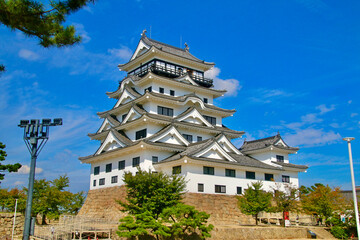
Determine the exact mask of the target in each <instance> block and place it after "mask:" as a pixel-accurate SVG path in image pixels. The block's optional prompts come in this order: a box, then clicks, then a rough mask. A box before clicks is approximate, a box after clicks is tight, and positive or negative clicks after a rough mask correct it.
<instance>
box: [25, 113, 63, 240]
mask: <svg viewBox="0 0 360 240" xmlns="http://www.w3.org/2000/svg"><path fill="white" fill-rule="evenodd" d="M59 125H62V118H55V119H54V120H53V123H51V119H49V118H44V119H42V121H41V122H40V120H39V119H31V120H30V121H29V120H20V124H19V125H18V126H19V127H21V128H24V136H23V139H24V142H25V144H26V146H27V148H28V150H29V152H30V154H31V163H30V173H29V187H28V189H29V190H28V196H27V200H26V211H25V224H24V232H23V240H29V238H30V233H31V208H32V199H33V190H34V180H35V166H36V158H37V156H38V155H39V154H40V152H41V150H42V149H43V148H44V146H45V144H46V142H47V141H48V139H49V128H50V126H59Z"/></svg>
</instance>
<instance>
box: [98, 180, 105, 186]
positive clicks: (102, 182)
mask: <svg viewBox="0 0 360 240" xmlns="http://www.w3.org/2000/svg"><path fill="white" fill-rule="evenodd" d="M104 185H105V178H100V179H99V186H104Z"/></svg>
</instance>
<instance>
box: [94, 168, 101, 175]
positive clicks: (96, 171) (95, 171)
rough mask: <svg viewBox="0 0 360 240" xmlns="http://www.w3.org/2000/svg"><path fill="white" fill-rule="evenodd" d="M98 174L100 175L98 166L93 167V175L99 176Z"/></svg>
mask: <svg viewBox="0 0 360 240" xmlns="http://www.w3.org/2000/svg"><path fill="white" fill-rule="evenodd" d="M99 174H100V166H96V167H94V175H99Z"/></svg>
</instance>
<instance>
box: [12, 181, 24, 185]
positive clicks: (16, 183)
mask: <svg viewBox="0 0 360 240" xmlns="http://www.w3.org/2000/svg"><path fill="white" fill-rule="evenodd" d="M24 183H25V182H23V181H16V182H14V185H15V186H17V185H23V184H24Z"/></svg>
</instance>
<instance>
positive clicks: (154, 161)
mask: <svg viewBox="0 0 360 240" xmlns="http://www.w3.org/2000/svg"><path fill="white" fill-rule="evenodd" d="M151 161H152V162H153V163H157V162H159V157H158V156H152V158H151Z"/></svg>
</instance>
